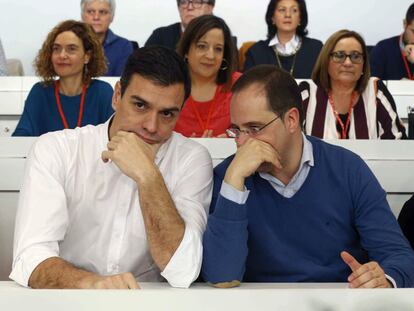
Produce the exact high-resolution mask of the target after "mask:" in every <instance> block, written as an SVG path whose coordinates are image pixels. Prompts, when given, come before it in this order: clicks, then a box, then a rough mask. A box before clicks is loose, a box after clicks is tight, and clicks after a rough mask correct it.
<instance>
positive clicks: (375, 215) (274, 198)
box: [202, 65, 414, 288]
mask: <svg viewBox="0 0 414 311" xmlns="http://www.w3.org/2000/svg"><path fill="white" fill-rule="evenodd" d="M232 91H233V98H232V102H231V106H230V115H231V122H232V125H231V128H230V129H229V130H228V134H229V136H232V137H234V138H235V140H236V143H237V147H238V149H237V152H236V154H235V155H233V156H231V157H229V158H228V159H226V160H224V161H223V162H222V163H221V164H220V165H218V166H217V167H216V168H215V174H214V190H213V199H212V204H211V206H210V216H209V219H208V224H207V230H206V232H205V233H204V242H203V244H204V255H203V257H204V259H203V268H202V276H203V278H204V279H205V280H206V281H208V282H210V283H213V284H215V285H216V286H221V287H230V286H235V285H238V284H239V283H240V282H241V281H245V282H349V286H350V287H352V288H360V287H365V288H367V287H368V288H374V287H393V286H394V287H412V286H413V285H414V252H413V250H412V249H411V247H410V246H409V244H408V242H407V240H406V239H405V238H404V236H403V235H402V233H401V230H400V228H399V226H398V224H397V221H396V219H395V217H394V216H393V214H392V212H391V210H390V208H389V206H388V203H387V201H386V193H385V192H384V190H383V189H382V188H381V186H380V184H379V183H378V181H377V179H376V178H375V176H374V175H373V173H372V172H371V171H370V169H369V168H368V167H367V165H366V164H365V162H364V161H363V160H362V159H361V158H360V157H358V156H357V155H355V154H354V153H352V152H350V151H348V150H346V149H344V148H341V147H338V146H333V145H330V144H327V143H325V142H323V141H321V140H319V139H316V138H313V137H309V136H305V135H304V134H303V133H302V128H301V124H302V123H303V112H302V107H301V95H300V92H299V89H298V86H297V84H296V82H295V80H294V79H293V78H292V77H291V76H290V75H289V74H288V73H287V72H285V71H282V70H280V69H277V68H275V67H274V66H270V65H261V66H257V67H255V68H253V69H251V70H249V71H247V72H246V73H245V74H244V75H243V76H242V77H241V78H240V79H239V80H238V81H237V83H236V84H235V85H234V87H233V90H232Z"/></svg>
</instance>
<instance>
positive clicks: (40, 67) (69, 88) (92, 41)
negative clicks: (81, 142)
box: [13, 20, 113, 136]
mask: <svg viewBox="0 0 414 311" xmlns="http://www.w3.org/2000/svg"><path fill="white" fill-rule="evenodd" d="M35 69H36V73H37V74H38V75H39V76H40V77H41V78H42V80H43V81H42V82H38V83H36V84H35V85H34V86H33V87H32V89H31V90H30V93H29V95H28V97H27V99H26V103H25V106H24V110H23V114H22V116H21V118H20V121H19V123H18V125H17V128H16V130H15V132H14V133H13V136H39V135H42V134H44V133H46V132H50V131H56V130H61V129H66V128H75V127H79V126H84V125H87V124H94V125H96V124H99V123H103V122H105V121H106V120H107V119H108V118H109V117H110V116H111V115H112V113H113V110H112V94H113V90H112V87H111V85H109V84H108V83H106V82H103V81H100V80H96V79H92V77H96V76H100V75H101V74H103V73H104V72H105V70H106V65H105V57H104V54H103V49H102V46H101V44H100V43H99V40H98V38H97V37H96V35H95V33H94V31H93V29H92V28H91V27H90V26H89V25H87V24H85V23H82V22H76V21H72V20H68V21H64V22H62V23H60V24H59V25H57V26H56V27H55V28H54V29H53V30H52V31H51V32H50V33H49V35H48V36H47V38H46V41H45V42H44V43H43V46H42V48H41V49H40V51H39V54H38V55H37V57H36V60H35ZM55 77H57V79H56V80H55Z"/></svg>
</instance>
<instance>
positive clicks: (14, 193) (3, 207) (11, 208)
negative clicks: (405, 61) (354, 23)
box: [0, 137, 414, 281]
mask: <svg viewBox="0 0 414 311" xmlns="http://www.w3.org/2000/svg"><path fill="white" fill-rule="evenodd" d="M35 140H36V138H32V137H31V138H29V137H14V138H11V137H0V248H1V251H0V281H2V280H7V277H8V275H9V273H10V270H11V262H12V248H13V231H14V221H15V214H16V208H17V201H18V195H19V190H20V185H21V183H22V179H23V173H24V165H25V161H26V156H27V154H28V152H29V150H30V147H31V145H32V144H33V143H34V141H35ZM195 140H196V141H198V142H200V143H201V144H203V145H204V146H205V147H207V149H208V150H209V152H210V154H211V156H212V158H213V162H214V164H215V165H217V164H218V163H220V162H221V161H222V160H223V159H224V158H226V157H227V156H229V155H231V154H233V153H234V152H235V150H236V146H235V143H234V141H233V140H232V139H225V138H221V139H214V138H204V139H203V138H199V139H195ZM331 143H333V144H337V145H341V146H343V147H345V148H347V149H350V150H352V151H353V152H355V153H357V154H359V155H360V156H361V158H362V159H364V160H365V161H366V163H367V164H368V166H369V167H370V168H371V169H372V170H373V172H374V174H375V175H376V177H377V178H378V180H379V182H380V183H381V185H382V187H383V188H384V189H385V191H386V192H387V200H388V202H389V204H390V206H391V209H392V210H393V213H394V215H395V216H398V213H399V212H400V209H401V207H402V205H403V203H404V202H405V201H406V200H408V199H409V197H411V195H412V194H413V193H414V141H413V140H405V141H378V140H357V141H355V140H354V141H352V140H344V141H342V140H337V141H331Z"/></svg>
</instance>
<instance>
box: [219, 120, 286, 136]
mask: <svg viewBox="0 0 414 311" xmlns="http://www.w3.org/2000/svg"><path fill="white" fill-rule="evenodd" d="M279 118H280V116H277V117H276V118H274V119H272V120H271V121H270V122H268V123H266V124H265V125H263V126H260V127H259V126H251V127H248V128H247V129H245V130H241V129H239V128H237V127H231V128H229V129H227V130H226V133H227V136H229V137H230V138H239V137H240V135H241V133H244V134H246V135H247V136H256V135H258V134H259V133H260V132H261V131H262V130H263V129H265V128H266V127H267V126H268V125H270V124H272V123H273V122H275V121H276V120H277V119H279Z"/></svg>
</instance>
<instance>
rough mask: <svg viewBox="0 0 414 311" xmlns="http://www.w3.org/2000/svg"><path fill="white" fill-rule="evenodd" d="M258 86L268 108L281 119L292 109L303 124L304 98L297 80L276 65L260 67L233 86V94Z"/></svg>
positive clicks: (256, 67) (247, 73) (250, 71)
mask: <svg viewBox="0 0 414 311" xmlns="http://www.w3.org/2000/svg"><path fill="white" fill-rule="evenodd" d="M253 84H257V85H259V86H261V87H262V88H263V93H264V95H265V96H266V99H267V104H268V107H269V109H270V110H271V111H273V112H274V113H276V114H277V115H279V116H280V117H281V118H283V116H284V115H285V113H286V112H287V111H288V110H289V109H291V108H296V109H298V111H299V122H300V124H303V119H304V114H303V108H302V97H301V94H300V90H299V86H298V84H297V83H296V81H295V79H294V78H293V77H292V76H291V75H290V74H289V73H288V72H287V71H285V70H283V69H280V68H278V67H276V66H274V65H258V66H255V67H253V68H252V69H249V70H247V71H246V72H245V73H244V74H243V75H242V76H241V77H240V78H239V79H238V80H237V81H236V83H235V84H234V85H233V87H232V89H231V90H232V92H233V94H235V93H238V92H241V91H242V90H244V89H246V88H248V87H250V86H251V85H253Z"/></svg>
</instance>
